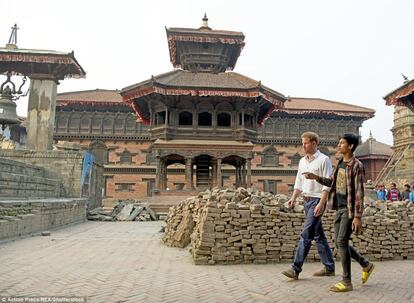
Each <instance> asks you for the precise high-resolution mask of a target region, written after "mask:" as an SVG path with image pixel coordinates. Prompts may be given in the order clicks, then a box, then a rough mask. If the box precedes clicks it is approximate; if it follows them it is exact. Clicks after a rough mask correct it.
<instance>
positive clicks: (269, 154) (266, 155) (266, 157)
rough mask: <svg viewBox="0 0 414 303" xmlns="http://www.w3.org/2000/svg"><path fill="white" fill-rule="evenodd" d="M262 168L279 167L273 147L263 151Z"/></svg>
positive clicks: (276, 153)
mask: <svg viewBox="0 0 414 303" xmlns="http://www.w3.org/2000/svg"><path fill="white" fill-rule="evenodd" d="M262 166H279V154H278V152H277V151H276V149H275V148H274V147H269V148H267V149H265V150H264V151H263V154H262Z"/></svg>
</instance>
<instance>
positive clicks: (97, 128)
mask: <svg viewBox="0 0 414 303" xmlns="http://www.w3.org/2000/svg"><path fill="white" fill-rule="evenodd" d="M102 118H103V116H102V114H98V115H95V116H94V117H93V120H92V132H93V133H95V134H99V133H101V125H102Z"/></svg>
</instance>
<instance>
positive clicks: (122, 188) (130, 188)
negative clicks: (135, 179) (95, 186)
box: [115, 183, 135, 192]
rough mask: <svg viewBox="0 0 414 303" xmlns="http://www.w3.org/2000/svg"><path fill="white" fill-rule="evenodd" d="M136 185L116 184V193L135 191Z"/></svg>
mask: <svg viewBox="0 0 414 303" xmlns="http://www.w3.org/2000/svg"><path fill="white" fill-rule="evenodd" d="M134 185H135V183H115V186H116V188H115V191H117V192H120V191H134Z"/></svg>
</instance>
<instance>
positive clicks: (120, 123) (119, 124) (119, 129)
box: [114, 116, 126, 134]
mask: <svg viewBox="0 0 414 303" xmlns="http://www.w3.org/2000/svg"><path fill="white" fill-rule="evenodd" d="M125 118H126V117H125V116H117V117H116V119H115V126H114V129H115V133H117V134H123V133H124V124H125V122H126V121H125V120H126V119H125Z"/></svg>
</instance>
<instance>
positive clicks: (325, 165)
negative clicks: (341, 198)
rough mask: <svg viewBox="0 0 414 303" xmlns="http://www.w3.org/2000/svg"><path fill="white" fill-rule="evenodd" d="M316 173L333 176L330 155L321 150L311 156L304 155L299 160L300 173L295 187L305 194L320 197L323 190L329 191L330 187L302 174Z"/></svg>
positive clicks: (321, 175) (326, 176) (328, 176)
mask: <svg viewBox="0 0 414 303" xmlns="http://www.w3.org/2000/svg"><path fill="white" fill-rule="evenodd" d="M305 172H310V173H314V174H315V175H317V176H320V177H325V178H330V177H331V176H332V162H331V160H330V159H329V157H328V156H326V155H324V154H322V153H321V152H320V151H319V150H317V151H316V153H314V154H313V155H312V156H311V157H309V158H308V156H304V157H303V158H301V159H300V161H299V167H298V174H297V175H296V181H295V186H294V189H298V190H300V191H301V192H302V193H303V195H304V196H307V197H316V198H320V197H321V195H322V191H329V189H330V188H329V187H327V186H323V185H321V184H320V183H318V182H316V181H315V180H309V179H306V178H305V177H304V176H303V175H302V174H303V173H305Z"/></svg>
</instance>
